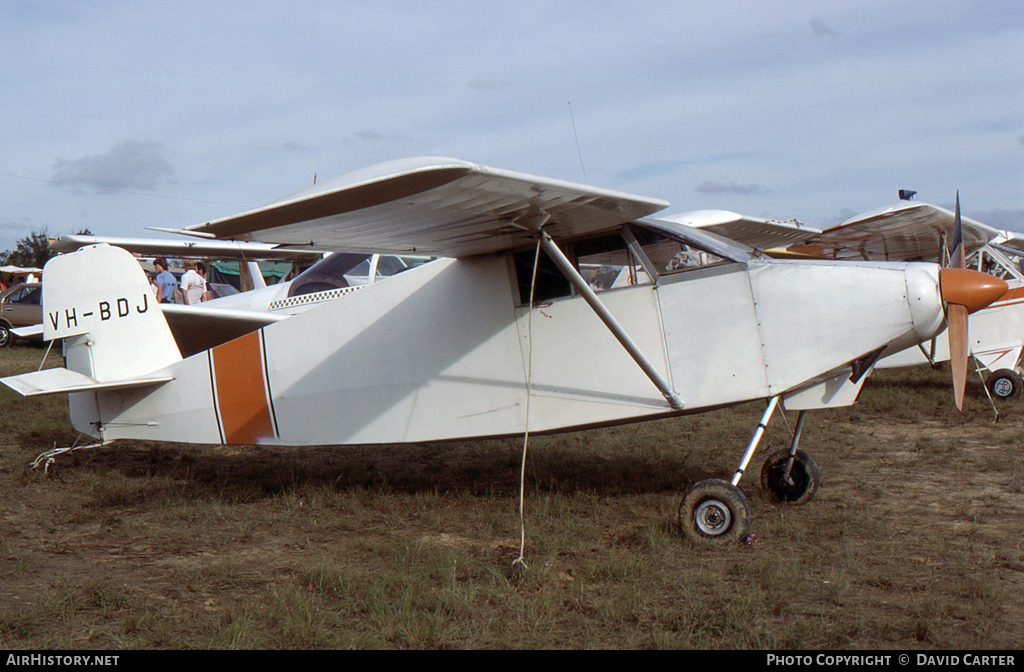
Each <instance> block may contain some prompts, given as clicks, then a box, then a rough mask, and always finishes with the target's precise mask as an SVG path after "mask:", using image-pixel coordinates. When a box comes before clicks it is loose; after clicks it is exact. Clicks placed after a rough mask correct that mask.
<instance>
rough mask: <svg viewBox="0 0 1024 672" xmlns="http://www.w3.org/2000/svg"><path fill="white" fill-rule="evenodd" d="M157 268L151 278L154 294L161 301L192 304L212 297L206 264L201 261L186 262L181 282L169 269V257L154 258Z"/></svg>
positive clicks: (154, 264) (154, 266) (154, 265)
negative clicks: (207, 280)
mask: <svg viewBox="0 0 1024 672" xmlns="http://www.w3.org/2000/svg"><path fill="white" fill-rule="evenodd" d="M153 268H155V269H156V270H155V272H154V276H153V278H152V279H151V281H150V282H151V285H152V287H153V294H155V295H156V297H157V299H158V300H159V301H160V303H184V304H186V305H192V304H196V303H200V302H202V301H207V300H209V299H210V291H209V288H208V287H207V286H206V278H205V277H204V276H205V275H206V266H204V265H203V262H201V261H192V260H188V261H186V262H185V273H184V275H182V276H181V282H180V283H179V282H178V280H176V279H175V277H174V276H173V275H172V274H171V272H170V271H168V270H167V259H165V258H164V257H157V258H156V259H154V260H153Z"/></svg>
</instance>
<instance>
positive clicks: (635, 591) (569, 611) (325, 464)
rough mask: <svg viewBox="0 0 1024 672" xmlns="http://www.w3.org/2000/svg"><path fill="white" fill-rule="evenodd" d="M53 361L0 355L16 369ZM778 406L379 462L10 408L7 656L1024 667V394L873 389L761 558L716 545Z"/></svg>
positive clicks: (22, 352) (935, 374)
mask: <svg viewBox="0 0 1024 672" xmlns="http://www.w3.org/2000/svg"><path fill="white" fill-rule="evenodd" d="M42 354H43V350H42V349H39V348H35V347H24V346H23V347H16V348H9V349H4V350H0V375H8V374H10V373H15V372H20V371H27V370H33V369H35V368H36V367H38V365H39V361H40V360H41V358H42ZM762 410H763V404H748V405H745V406H740V407H737V408H733V409H727V410H723V411H717V412H714V413H709V414H704V415H697V416H690V417H681V418H675V419H671V420H662V421H657V422H650V423H642V424H638V425H631V426H624V427H617V428H612V429H604V430H595V431H588V432H580V433H571V434H562V435H557V436H551V437H531V443H530V455H529V462H528V476H527V495H526V519H527V548H526V563H527V564H526V566H525V567H522V566H514V565H513V560H514V559H515V558H516V557H517V555H518V553H519V514H518V490H519V463H520V457H521V453H520V451H521V445H520V442H519V441H514V440H509V441H485V442H476V443H452V444H432V445H425V446H395V447H383V448H379V447H378V448H369V447H367V448H362V447H355V448H328V447H324V448H313V449H298V448H296V449H285V448H278V447H273V448H270V447H230V448H225V447H216V446H185V445H174V444H154V443H144V442H122V443H119V444H116V445H113V446H108V447H104V448H97V449H92V450H89V451H83V452H80V453H75V454H73V455H66V456H64V457H61V458H59V460H58V463H59V470H58V472H57V475H56V477H52V478H45V479H44V478H40V477H39V476H38V475H34V474H31V473H30V474H26V473H25V472H24V467H25V465H26V464H27V463H28V462H29V461H30V460H31V459H32V458H33V457H35V456H36V455H37V454H38V453H40V452H42V451H43V450H46V449H47V448H50V447H52V446H53V445H54V444H55V443H56V444H57V445H69V444H70V443H71V442H73V441H74V440H75V438H76V434H75V432H74V431H73V430H72V429H71V427H70V425H69V424H68V421H67V410H66V400H65V399H64V398H59V397H54V398H43V399H38V398H37V399H22V398H20V397H18V396H17V395H15V394H14V393H13V392H10V391H9V390H7V389H6V388H3V390H0V512H2V515H0V648H8V649H9V648H67V649H90V648H99V649H109V648H115V647H116V648H157V647H160V648H217V649H222V648H383V647H394V648H702V649H713V648H772V649H780V648H801V649H803V648H829V649H838V648H865V649H884V648H935V649H942V648H954V649H963V648H1015V647H1017V646H1019V643H1020V642H1022V641H1024V607H1022V600H1021V596H1022V595H1024V548H1022V543H1024V452H1022V441H1021V427H1022V424H1024V401H1017V402H1011V403H1009V404H1006V405H1002V406H1000V413H1001V419H1000V421H999V422H998V423H994V422H993V417H994V416H993V413H992V410H991V407H990V406H989V405H988V401H987V400H986V399H985V396H984V393H983V391H982V387H981V384H980V382H979V381H978V379H977V377H975V378H974V379H973V380H970V381H969V385H968V390H967V400H966V402H965V413H963V414H962V415H961V414H958V413H957V412H956V411H955V408H954V407H953V401H952V392H951V391H950V388H949V383H948V370H938V371H934V370H931V369H928V368H918V369H911V370H903V371H895V372H893V371H882V372H877V373H875V375H874V376H873V377H872V379H871V380H870V381H869V382H868V384H867V386H866V389H865V391H864V393H863V395H862V398H861V401H860V402H859V403H858V404H857V405H856V406H854V407H852V408H848V409H841V410H838V411H821V412H815V413H812V414H808V420H807V422H806V425H805V430H804V435H803V439H802V442H801V447H802V448H803V449H804V450H806V451H807V452H809V453H811V454H812V456H813V457H814V459H815V460H816V461H817V463H818V465H819V467H820V468H821V473H822V487H821V490H820V491H819V493H818V496H817V498H816V499H815V500H814V501H813V502H811V503H810V504H808V505H806V506H800V507H786V506H779V505H775V504H772V503H770V502H769V501H768V500H767V499H766V498H765V497H764V496H763V495H762V494H761V492H760V488H759V485H758V482H757V473H758V471H759V470H760V461H761V459H763V456H764V454H765V451H767V450H776V449H778V448H782V447H787V446H788V442H789V434H788V431H787V422H788V423H789V424H790V425H792V423H793V422H794V421H795V416H794V415H792V414H790V415H789V416H788V417H787V418H785V420H784V419H783V418H782V416H781V414H776V418H775V419H774V420H773V421H772V424H771V426H770V428H769V431H768V433H767V436H766V440H765V441H764V442H763V443H762V450H761V451H759V453H758V455H757V456H755V459H754V461H753V462H752V464H751V469H750V472H749V473H750V474H751V475H749V476H748V477H746V478H745V479H744V480H743V481H742V482H741V484H740V487H741V489H743V491H744V492H745V493H746V495H747V497H748V499H749V500H750V504H751V508H752V512H753V524H752V528H751V529H752V532H753V533H754V535H756V541H755V542H754V543H752V544H750V545H743V544H737V545H735V546H729V547H727V548H722V549H708V548H704V547H701V546H698V545H694V544H692V543H691V542H688V541H686V540H684V539H683V538H681V537H680V535H679V532H678V529H677V526H676V521H675V518H676V513H677V508H678V505H679V501H680V499H681V497H682V495H683V493H684V492H685V491H686V489H687V488H688V487H689V486H690V485H691V484H692V483H694V482H696V481H698V480H701V479H704V478H709V477H728V475H729V474H731V473H732V472H733V470H734V469H735V468H736V464H737V463H738V461H739V458H740V455H741V454H742V451H743V448H744V446H745V445H746V442H747V440H748V439H749V436H750V434H751V432H752V431H753V428H754V426H755V425H756V423H757V421H758V418H759V417H760V414H761V411H762Z"/></svg>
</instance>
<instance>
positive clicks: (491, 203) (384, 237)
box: [179, 158, 668, 257]
mask: <svg viewBox="0 0 1024 672" xmlns="http://www.w3.org/2000/svg"><path fill="white" fill-rule="evenodd" d="M667 206H668V203H667V202H666V201H662V200H660V199H653V198H646V197H644V196H636V195H633V194H627V193H623V192H617V191H610V190H607V189H600V188H597V187H591V186H587V185H583V184H575V183H572V182H564V181H561V180H554V179H551V178H546V177H539V176H536V175H529V174H526V173H519V172H515V171H511V170H503V169H499V168H491V167H488V166H483V165H480V164H477V163H469V162H466V161H460V160H457V159H448V158H420V159H406V160H401V161H393V162H390V163H384V164H379V165H377V166H371V167H369V168H365V169H363V170H359V171H356V172H354V173H349V174H348V175H345V176H342V177H339V178H336V179H334V180H329V181H326V182H323V183H321V184H319V185H317V186H315V187H311V188H309V189H306V190H304V191H300V192H298V193H295V194H292V195H291V196H287V197H285V198H283V199H281V200H278V201H275V202H273V203H270V204H268V205H266V206H264V207H262V208H258V209H256V210H252V211H250V212H245V213H242V214H239V215H234V216H231V217H226V218H224V219H219V220H216V221H213V222H208V223H206V224H201V225H198V226H193V227H189V228H187V229H184V230H181V231H180V232H179V233H184V234H191V235H197V236H200V237H204V238H209V237H215V238H218V239H222V240H224V239H239V240H256V241H261V242H265V243H271V244H275V245H306V246H310V245H313V246H315V247H317V248H319V249H328V250H345V251H348V252H363V253H372V252H380V253H391V254H409V253H416V254H426V255H431V256H438V257H460V256H467V255H472V254H483V253H488V252H498V251H501V250H506V249H511V248H516V247H528V246H530V245H532V244H534V238H533V237H532V236H531V235H530V233H529V231H528V230H526V228H525V227H524V224H525V223H526V222H527V221H534V222H536V221H538V220H539V218H542V217H543V216H545V215H548V216H550V219H549V220H548V224H547V226H545V231H547V232H548V233H549V234H550V235H551V236H552V237H553V238H555V239H558V238H561V237H565V236H574V235H579V234H586V233H590V232H597V231H602V230H606V229H610V228H614V227H616V226H618V225H620V224H623V223H625V222H629V221H632V220H634V219H638V218H640V217H644V216H647V215H650V214H651V213H654V212H657V211H659V210H662V209H663V208H665V207H667Z"/></svg>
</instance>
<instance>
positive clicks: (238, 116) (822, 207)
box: [0, 0, 1024, 250]
mask: <svg viewBox="0 0 1024 672" xmlns="http://www.w3.org/2000/svg"><path fill="white" fill-rule="evenodd" d="M0 111H2V122H3V123H0V250H2V249H10V248H11V247H13V245H14V243H15V241H17V240H18V239H19V238H21V237H24V236H25V235H28V234H29V233H31V232H33V231H37V230H40V229H43V228H46V229H47V231H48V232H49V233H50V234H61V233H71V232H73V231H77V230H80V229H83V228H88V229H90V230H91V231H92V232H93V233H96V234H98V235H116V236H136V237H140V236H157V235H159V234H155V233H148V232H146V231H145V229H144V227H146V226H162V227H183V226H189V225H192V224H199V223H202V222H205V221H209V220H211V219H215V218H219V217H223V216H227V215H230V214H232V213H236V212H241V211H243V210H246V209H249V208H252V207H256V206H259V205H263V204H264V203H267V202H269V201H272V200H275V199H277V198H280V197H282V196H284V195H286V194H289V193H291V192H294V191H297V190H299V189H302V188H305V187H307V186H309V185H310V184H312V182H313V177H314V174H316V175H317V177H318V179H325V178H330V177H335V176H338V175H342V174H344V173H347V172H349V171H352V170H355V169H358V168H362V167H365V166H368V165H371V164H375V163H380V162H383V161H388V160H392V159H398V158H403V157H412V156H452V157H456V158H460V159H466V160H470V161H476V162H480V163H485V164H488V165H492V166H497V167H501V168H508V169H514V170H520V171H525V172H530V173H536V174H540V175H545V176H549V177H556V178H560V179H566V180H573V181H578V182H584V181H586V182H589V183H590V184H592V185H596V186H601V187H606V188H611V189H618V190H623V191H630V192H635V193H639V194H643V195H647V196H655V197H659V198H664V199H666V200H668V201H670V202H671V203H672V206H671V207H670V208H669V210H667V211H666V214H669V213H677V212H684V211H687V210H698V209H704V208H720V209H727V210H735V211H738V212H742V213H745V214H750V215H757V216H766V217H772V218H777V219H790V218H797V219H799V220H800V221H802V222H804V223H806V224H808V225H811V226H816V227H826V226H830V225H833V224H835V223H838V222H839V221H841V220H842V219H845V218H846V217H848V216H850V215H852V214H855V213H857V212H863V211H866V210H871V209H874V208H877V207H880V206H883V205H886V204H889V203H891V202H893V201H895V200H896V192H897V190H898V189H900V188H909V189H914V190H916V191H918V200H924V201H927V202H931V203H936V204H940V205H947V206H948V205H950V204H951V203H952V201H953V197H954V194H955V192H956V190H958V189H959V191H960V194H961V201H962V203H963V208H964V211H965V212H966V213H967V214H969V215H971V216H973V217H975V218H977V219H980V220H981V221H984V222H986V223H989V224H992V225H994V226H997V227H999V228H1015V229H1017V230H1024V3H1021V2H1019V0H995V1H991V2H970V1H968V0H960V1H955V2H954V1H947V0H928V1H927V2H909V1H908V2H903V1H901V2H892V1H891V0H884V1H878V2H875V1H872V0H858V2H846V3H837V2H834V1H829V2H810V1H808V2H796V1H793V2H786V1H780V2H771V3H765V2H753V1H750V2H737V1H728V0H727V1H722V0H718V1H716V2H688V1H682V0H666V1H661V2H655V1H652V2H642V1H637V0H633V1H626V2H602V1H600V0H590V1H589V2H582V1H580V2H556V1H550V0H549V1H543V2H534V1H532V0H518V1H517V2H508V0H501V1H500V2H488V1H485V0H471V1H466V2H456V1H442V0H437V1H434V0H422V1H419V2H413V1H412V0H403V1H399V2H388V1H386V0H383V1H382V0H375V1H374V2H340V1H336V2H318V1H316V0H306V1H304V2H302V3H294V2H277V1H271V0H250V1H247V2H231V1H228V0H222V1H221V2H215V3H211V2H206V1H203V2H190V1H187V0H185V1H176V2H155V1H154V2H149V1H146V0H130V1H118V0H110V1H104V0H95V1H90V2H86V1H84V0H83V1H81V2H67V0H59V1H53V2H50V1H47V0H4V2H3V3H2V4H0ZM574 126H575V128H574ZM577 139H578V148H577Z"/></svg>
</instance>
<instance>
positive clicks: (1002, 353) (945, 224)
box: [681, 201, 1024, 399]
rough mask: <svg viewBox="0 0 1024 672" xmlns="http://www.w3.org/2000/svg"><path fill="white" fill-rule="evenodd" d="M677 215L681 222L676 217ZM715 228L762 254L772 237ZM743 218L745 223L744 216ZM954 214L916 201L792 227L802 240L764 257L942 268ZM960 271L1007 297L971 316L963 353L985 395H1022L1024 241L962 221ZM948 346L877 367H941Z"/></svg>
mask: <svg viewBox="0 0 1024 672" xmlns="http://www.w3.org/2000/svg"><path fill="white" fill-rule="evenodd" d="M681 217H683V216H681ZM737 217H739V216H737ZM719 219H720V220H722V222H723V223H722V224H721V225H720V226H719V228H718V230H719V231H720V233H721V234H722V235H725V236H727V237H732V236H737V237H740V236H742V237H744V238H745V240H746V241H747V243H748V244H751V245H754V246H759V247H761V248H762V249H768V248H769V247H771V246H772V245H773V244H774V243H775V241H777V240H778V237H777V236H773V234H772V233H771V232H770V231H760V230H751V228H750V227H749V226H742V225H740V224H739V223H738V221H739V220H738V219H737V220H736V222H737V223H734V222H733V221H730V220H729V218H727V217H720V218H719ZM748 219H750V218H748ZM955 220H956V213H955V212H950V211H949V210H946V209H945V208H942V207H939V206H936V205H930V204H928V203H923V202H916V201H900V202H899V203H898V204H895V205H890V206H886V207H884V208H879V209H877V210H873V211H870V212H867V213H864V214H861V215H857V216H855V217H853V218H851V219H849V220H847V221H845V222H843V223H842V224H840V225H838V226H836V227H833V228H831V229H827V230H825V231H822V232H817V233H815V232H813V231H811V230H806V229H802V228H794V229H793V230H792V231H791V232H790V236H791V237H799V238H801V240H799V241H797V242H793V243H790V244H789V245H787V246H785V247H783V248H781V250H780V249H778V248H776V249H771V250H769V253H770V254H773V255H779V256H792V257H796V258H799V257H814V258H827V259H846V260H884V261H936V262H945V261H946V260H947V258H948V254H949V250H950V249H951V242H952V240H953V238H954V225H955ZM961 222H962V239H963V249H964V252H965V258H964V265H965V267H968V268H973V269H975V270H978V271H982V272H985V273H989V274H991V275H993V276H995V277H997V278H1000V279H1002V280H1004V281H1006V283H1007V285H1008V290H1007V292H1006V293H1005V294H1004V295H1003V296H1001V297H999V299H997V300H996V301H995V302H993V303H992V304H991V305H989V306H987V307H986V308H983V309H981V310H979V311H978V312H976V313H973V314H972V315H971V318H970V338H969V348H970V354H971V355H973V357H974V359H975V361H976V362H977V365H978V370H979V371H986V372H987V376H986V378H985V382H986V385H987V386H988V389H989V391H990V392H991V394H992V395H993V396H994V397H996V398H999V399H1010V398H1012V397H1015V396H1017V395H1019V394H1020V392H1021V389H1022V381H1021V375H1020V374H1021V373H1022V372H1024V371H1022V369H1021V356H1022V352H1024V273H1022V265H1021V260H1022V259H1024V243H1022V240H1021V239H1020V238H1018V237H1016V236H1014V235H1013V234H1012V233H1009V232H1005V231H998V230H996V229H994V228H992V227H990V226H987V225H985V224H983V223H981V222H978V221H975V220H973V219H970V218H967V217H961ZM948 344H949V340H948V339H947V338H945V336H943V335H939V336H938V337H936V338H935V339H932V340H931V341H928V342H926V343H922V344H920V345H919V346H918V347H916V348H908V349H906V350H903V351H901V352H899V353H896V354H893V355H890V356H887V357H885V358H883V359H881V360H879V362H878V363H877V364H876V367H878V368H893V367H900V366H913V365H917V364H925V363H931V364H935V363H937V362H943V361H948V360H949V358H950V354H949V346H948Z"/></svg>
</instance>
